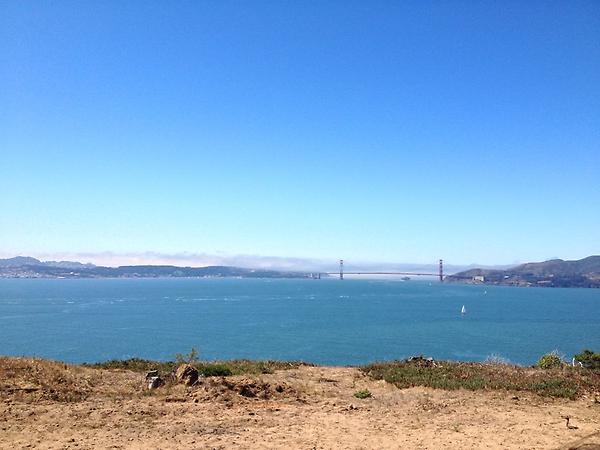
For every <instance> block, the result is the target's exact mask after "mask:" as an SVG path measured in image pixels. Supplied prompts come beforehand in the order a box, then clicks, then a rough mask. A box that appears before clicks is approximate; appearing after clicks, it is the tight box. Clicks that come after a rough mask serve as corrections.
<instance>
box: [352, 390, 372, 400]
mask: <svg viewBox="0 0 600 450" xmlns="http://www.w3.org/2000/svg"><path fill="white" fill-rule="evenodd" d="M354 396H355V397H356V398H361V399H365V398H370V397H373V394H371V391H369V390H368V389H363V390H361V391H356V392H355V393H354Z"/></svg>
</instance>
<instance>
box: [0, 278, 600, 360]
mask: <svg viewBox="0 0 600 450" xmlns="http://www.w3.org/2000/svg"><path fill="white" fill-rule="evenodd" d="M463 305H464V306H465V309H466V314H464V315H462V314H461V307H462V306H463ZM192 347H193V348H196V349H198V351H199V352H200V356H201V358H202V359H209V360H214V359H232V358H251V359H281V360H304V361H307V362H313V363H317V364H329V365H356V364H364V363H368V362H372V361H383V360H392V359H402V358H406V357H408V356H411V355H417V354H423V355H426V356H432V357H434V358H435V359H451V360H466V361H484V360H486V359H487V358H489V357H492V356H493V357H500V358H503V359H505V360H507V361H510V362H513V363H517V364H523V365H528V364H533V363H535V361H536V360H537V359H538V358H539V357H540V355H542V354H543V353H546V352H549V351H552V350H558V351H559V352H561V353H562V354H564V355H565V356H566V357H567V358H568V359H570V358H571V356H572V355H573V354H575V353H577V352H579V351H581V350H582V349H584V348H591V349H594V350H596V351H599V350H600V290H594V289H557V288H514V287H500V286H481V285H478V286H474V285H461V284H446V283H439V282H435V281H417V280H415V281H413V280H411V281H399V280H398V281H396V280H391V281H390V280H359V279H346V280H343V281H340V280H337V279H321V280H309V279H306V280H305V279H302V280H293V279H219V278H206V279H176V278H172V279H2V280H0V354H1V355H14V356H23V355H27V356H38V357H44V358H51V359H57V360H62V361H67V362H77V363H79V362H96V361H103V360H108V359H113V358H119V359H123V358H131V357H141V358H150V359H159V360H170V359H173V358H174V355H175V354H176V353H187V352H189V351H190V349H191V348H192Z"/></svg>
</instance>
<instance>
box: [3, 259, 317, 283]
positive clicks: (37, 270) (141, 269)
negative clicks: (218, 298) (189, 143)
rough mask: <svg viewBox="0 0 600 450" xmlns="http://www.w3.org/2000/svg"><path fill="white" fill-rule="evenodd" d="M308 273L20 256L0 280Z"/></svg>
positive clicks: (299, 275) (293, 275) (7, 261)
mask: <svg viewBox="0 0 600 450" xmlns="http://www.w3.org/2000/svg"><path fill="white" fill-rule="evenodd" d="M311 276H312V274H310V273H304V272H284V271H277V270H262V269H246V268H241V267H230V266H209V267H177V266H150V265H143V266H120V267H102V266H95V265H93V264H82V263H79V262H74V261H45V262H42V261H40V260H38V259H35V258H31V257H27V256H17V257H15V258H9V259H0V278H159V277H160V278H176V277H195V278H201V277H240V278H310V277H311Z"/></svg>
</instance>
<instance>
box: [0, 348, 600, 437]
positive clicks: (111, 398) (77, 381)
mask: <svg viewBox="0 0 600 450" xmlns="http://www.w3.org/2000/svg"><path fill="white" fill-rule="evenodd" d="M38 376H45V377H48V378H47V379H49V380H53V381H52V382H46V381H41V380H38V379H37V377H38ZM0 377H1V378H0V379H1V383H2V384H0V386H1V388H2V389H1V391H0V392H1V394H0V448H2V449H9V448H10V449H13V448H44V449H67V448H71V449H92V448H93V449H97V448H100V449H105V448H121V449H148V448H159V449H170V448H179V449H181V448H190V449H196V448H198V449H205V448H206V449H213V448H216V449H230V448H234V449H236V448H237V449H242V448H243V449H246V448H299V449H313V448H316V449H370V448H377V449H382V448H390V449H392V448H393V449H397V448H423V449H438V448H451V449H468V448H515V449H516V448H522V449H531V448H536V449H546V448H547V449H555V448H564V449H567V448H578V449H584V448H585V449H592V448H594V447H593V446H594V445H597V446H600V433H599V432H600V403H596V402H595V401H594V399H593V398H589V397H588V398H586V397H581V398H579V399H577V400H568V399H552V398H545V397H541V396H539V395H536V394H534V393H531V392H509V391H469V390H464V389H456V390H441V389H432V388H428V387H410V388H406V389H399V388H397V387H396V386H394V385H392V384H390V383H387V382H385V381H383V380H373V379H372V378H370V377H368V376H366V375H365V374H364V373H363V372H361V371H360V370H358V369H355V368H339V367H307V366H299V367H296V368H292V369H290V370H282V371H275V373H271V374H269V373H267V374H253V375H236V376H229V377H214V378H205V379H201V382H200V383H198V384H196V385H194V386H185V385H183V384H167V385H166V386H164V387H162V388H160V389H157V390H155V391H147V390H144V389H143V386H144V383H143V375H142V374H140V373H136V372H131V371H127V370H115V369H112V370H100V369H92V368H82V367H77V366H67V367H66V368H65V366H64V365H61V364H60V363H52V362H48V361H37V360H34V361H32V360H20V359H14V358H2V359H0ZM17 386H20V387H26V386H30V387H31V388H36V389H37V390H36V391H31V392H29V393H25V394H23V393H22V392H21V391H19V390H16V389H15V387H17ZM59 386H62V387H59ZM70 390H72V391H73V392H74V394H73V395H69V394H68V392H69V391H70ZM363 390H368V391H369V392H370V393H371V396H370V397H367V398H364V399H359V398H356V397H355V396H354V394H355V393H356V392H358V391H363ZM565 417H569V427H568V426H567V422H566V419H565Z"/></svg>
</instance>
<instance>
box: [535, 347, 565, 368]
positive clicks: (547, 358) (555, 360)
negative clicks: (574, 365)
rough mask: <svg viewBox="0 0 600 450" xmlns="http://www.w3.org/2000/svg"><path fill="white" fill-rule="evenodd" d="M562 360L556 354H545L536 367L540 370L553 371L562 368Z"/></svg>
mask: <svg viewBox="0 0 600 450" xmlns="http://www.w3.org/2000/svg"><path fill="white" fill-rule="evenodd" d="M563 364H564V363H563V360H562V358H561V357H560V355H559V354H558V353H557V352H555V351H554V352H551V353H546V354H545V355H543V356H542V357H541V358H540V359H539V361H538V363H537V365H538V367H539V368H541V369H555V368H557V367H562V366H563Z"/></svg>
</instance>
